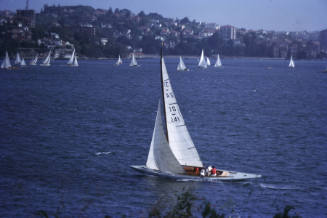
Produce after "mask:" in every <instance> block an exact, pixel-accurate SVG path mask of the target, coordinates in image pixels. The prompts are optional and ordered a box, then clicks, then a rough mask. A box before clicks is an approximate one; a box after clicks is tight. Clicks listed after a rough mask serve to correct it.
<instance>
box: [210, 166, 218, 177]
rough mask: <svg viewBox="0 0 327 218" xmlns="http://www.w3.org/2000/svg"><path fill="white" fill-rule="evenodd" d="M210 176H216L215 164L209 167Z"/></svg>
mask: <svg viewBox="0 0 327 218" xmlns="http://www.w3.org/2000/svg"><path fill="white" fill-rule="evenodd" d="M211 176H217V169H216V167H215V166H213V167H212V169H211Z"/></svg>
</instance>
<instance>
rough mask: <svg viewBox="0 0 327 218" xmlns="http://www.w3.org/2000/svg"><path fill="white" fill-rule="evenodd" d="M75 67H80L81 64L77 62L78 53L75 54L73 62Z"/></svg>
mask: <svg viewBox="0 0 327 218" xmlns="http://www.w3.org/2000/svg"><path fill="white" fill-rule="evenodd" d="M72 66H73V67H78V66H79V64H78V62H77V56H76V54H75V57H74V62H73V65H72Z"/></svg>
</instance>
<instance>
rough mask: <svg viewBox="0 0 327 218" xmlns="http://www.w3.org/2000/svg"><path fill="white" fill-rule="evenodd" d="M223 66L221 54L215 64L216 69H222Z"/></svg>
mask: <svg viewBox="0 0 327 218" xmlns="http://www.w3.org/2000/svg"><path fill="white" fill-rule="evenodd" d="M221 66H222V64H221V61H220V57H219V54H218V55H217V61H216V63H215V67H221Z"/></svg>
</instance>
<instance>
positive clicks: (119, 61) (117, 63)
mask: <svg viewBox="0 0 327 218" xmlns="http://www.w3.org/2000/svg"><path fill="white" fill-rule="evenodd" d="M122 63H123V60H122V59H121V58H120V55H118V60H117V62H116V65H117V66H119V65H121V64H122Z"/></svg>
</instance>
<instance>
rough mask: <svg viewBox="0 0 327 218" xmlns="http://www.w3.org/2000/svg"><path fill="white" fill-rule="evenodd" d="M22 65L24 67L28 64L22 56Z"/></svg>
mask: <svg viewBox="0 0 327 218" xmlns="http://www.w3.org/2000/svg"><path fill="white" fill-rule="evenodd" d="M20 66H22V67H24V66H26V62H25V60H24V58H22V61H21V62H20Z"/></svg>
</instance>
